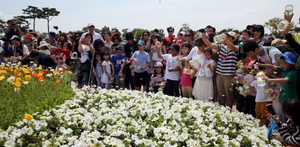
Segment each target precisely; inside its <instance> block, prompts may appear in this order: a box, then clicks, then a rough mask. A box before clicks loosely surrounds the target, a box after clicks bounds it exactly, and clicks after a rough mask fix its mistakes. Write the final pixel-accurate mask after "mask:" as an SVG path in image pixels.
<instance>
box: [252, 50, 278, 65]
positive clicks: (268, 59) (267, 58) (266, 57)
mask: <svg viewBox="0 0 300 147" xmlns="http://www.w3.org/2000/svg"><path fill="white" fill-rule="evenodd" d="M261 48H262V55H259V56H257V59H258V60H260V61H262V62H264V63H265V64H274V63H279V61H280V57H281V55H282V53H281V52H280V50H279V49H277V48H276V47H271V48H270V50H269V54H268V51H267V49H266V48H268V47H265V46H262V47H261Z"/></svg>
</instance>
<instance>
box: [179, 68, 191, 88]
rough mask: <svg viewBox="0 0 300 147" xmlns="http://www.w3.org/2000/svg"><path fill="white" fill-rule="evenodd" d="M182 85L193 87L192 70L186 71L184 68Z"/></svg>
mask: <svg viewBox="0 0 300 147" xmlns="http://www.w3.org/2000/svg"><path fill="white" fill-rule="evenodd" d="M180 85H183V86H188V87H192V86H193V83H192V79H191V70H190V69H186V68H184V67H183V68H182V77H181V81H180Z"/></svg>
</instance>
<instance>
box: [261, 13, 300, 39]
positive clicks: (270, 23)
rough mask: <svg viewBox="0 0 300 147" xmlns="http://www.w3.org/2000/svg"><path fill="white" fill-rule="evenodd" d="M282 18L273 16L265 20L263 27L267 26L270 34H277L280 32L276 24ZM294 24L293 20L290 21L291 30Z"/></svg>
mask: <svg viewBox="0 0 300 147" xmlns="http://www.w3.org/2000/svg"><path fill="white" fill-rule="evenodd" d="M282 20H284V19H283V18H278V17H274V18H272V19H270V20H268V21H267V22H265V24H264V27H266V28H268V29H269V30H270V31H271V34H272V35H274V36H278V35H280V34H281V32H280V31H279V30H278V28H277V25H278V24H279V23H280V22H281V21H282ZM295 27H296V25H295V24H294V22H291V30H294V29H295Z"/></svg>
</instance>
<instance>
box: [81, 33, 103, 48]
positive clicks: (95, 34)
mask: <svg viewBox="0 0 300 147" xmlns="http://www.w3.org/2000/svg"><path fill="white" fill-rule="evenodd" d="M88 33H89V32H86V33H83V34H82V35H81V37H80V38H85V35H86V34H88ZM97 39H101V40H102V41H103V38H102V36H101V34H99V33H96V32H95V33H94V34H93V42H92V44H91V46H93V45H94V42H95V40H97Z"/></svg>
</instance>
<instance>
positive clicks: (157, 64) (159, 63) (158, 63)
mask: <svg viewBox="0 0 300 147" xmlns="http://www.w3.org/2000/svg"><path fill="white" fill-rule="evenodd" d="M154 67H163V65H162V64H161V62H156V63H155V64H154Z"/></svg>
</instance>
